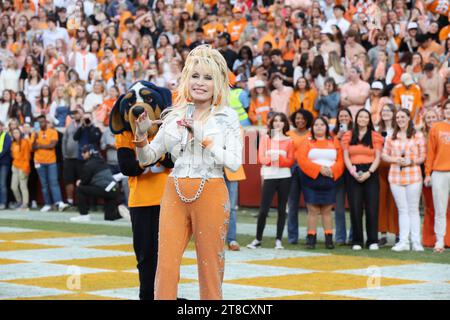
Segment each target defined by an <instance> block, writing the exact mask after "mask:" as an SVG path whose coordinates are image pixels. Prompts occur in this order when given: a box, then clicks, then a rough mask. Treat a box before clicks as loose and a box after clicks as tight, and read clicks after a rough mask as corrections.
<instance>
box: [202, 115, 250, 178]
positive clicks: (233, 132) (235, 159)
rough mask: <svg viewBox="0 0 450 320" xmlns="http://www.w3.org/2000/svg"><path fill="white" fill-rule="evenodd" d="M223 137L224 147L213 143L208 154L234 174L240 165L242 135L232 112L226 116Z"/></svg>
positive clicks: (237, 120)
mask: <svg viewBox="0 0 450 320" xmlns="http://www.w3.org/2000/svg"><path fill="white" fill-rule="evenodd" d="M224 135H225V137H224V143H225V144H226V145H225V146H220V145H216V144H214V143H213V145H212V147H211V148H210V149H209V152H210V153H211V156H212V157H213V158H214V160H215V161H216V162H217V163H219V164H223V165H224V166H225V167H227V168H228V169H230V170H231V171H233V172H235V171H237V170H238V169H239V167H240V166H241V165H242V135H241V129H240V123H239V118H238V116H237V113H236V112H234V111H233V112H232V114H231V115H230V116H228V119H227V128H226V129H225V133H224Z"/></svg>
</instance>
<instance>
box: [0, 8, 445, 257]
mask: <svg viewBox="0 0 450 320" xmlns="http://www.w3.org/2000/svg"><path fill="white" fill-rule="evenodd" d="M449 19H450V13H449V3H448V0H387V1H384V0H383V1H381V0H289V1H288V0H286V1H281V0H275V1H270V0H268V1H264V0H262V1H261V0H258V1H242V0H234V1H233V0H230V1H229V0H204V1H199V0H187V1H180V0H172V1H162V0H157V1H151V0H150V1H149V0H136V1H130V0H112V1H108V0H98V1H93V0H86V1H74V0H34V1H20V0H15V1H8V0H4V1H2V4H1V16H0V70H1V71H0V92H1V98H0V132H1V133H0V209H5V208H7V207H10V208H19V209H21V210H27V209H28V208H29V206H30V205H32V206H33V207H34V206H36V200H37V192H36V190H37V189H38V188H37V186H38V183H40V186H41V187H42V188H41V190H42V195H43V198H44V202H45V203H44V206H43V207H42V208H41V211H49V210H51V208H52V206H57V208H58V209H59V210H64V209H65V208H67V207H68V206H69V205H73V204H74V199H75V198H77V196H76V192H77V189H78V188H79V186H80V184H81V185H83V183H84V182H85V181H86V179H85V178H86V177H84V178H83V176H82V175H83V173H82V171H83V170H82V169H83V164H84V163H85V162H86V159H88V158H89V157H90V156H92V155H94V156H96V157H97V156H98V151H100V150H102V152H103V154H104V158H105V162H106V164H108V166H109V168H110V170H111V173H112V174H114V173H118V172H119V171H120V169H119V166H118V161H117V155H116V152H115V149H116V146H115V144H114V136H113V134H112V133H111V131H110V129H109V127H108V124H109V114H110V111H111V109H112V107H113V105H114V102H115V101H116V99H117V98H118V97H119V96H120V95H121V94H124V93H125V92H126V91H127V88H128V87H129V86H130V85H131V84H133V83H134V82H135V81H137V80H144V79H145V80H148V81H151V82H153V83H154V84H156V85H158V86H162V87H167V88H169V89H170V90H174V89H175V88H176V87H177V84H178V80H179V77H180V74H181V70H182V67H183V65H184V61H185V59H186V56H187V54H188V53H189V52H190V50H191V49H193V48H195V47H196V46H198V45H200V44H210V45H212V46H213V47H215V48H218V49H219V50H220V52H221V53H222V54H223V56H224V57H225V59H226V62H227V65H228V68H229V80H230V85H231V86H232V90H231V97H230V106H231V107H232V108H234V109H235V111H236V112H237V113H238V116H239V120H240V122H241V124H242V126H243V127H244V129H248V128H250V127H255V126H256V127H258V128H268V129H269V131H268V132H269V133H268V134H265V133H264V134H262V137H261V139H260V141H259V151H258V153H259V162H260V164H261V165H262V168H261V177H262V181H263V185H262V200H261V206H260V212H259V216H258V222H257V232H256V239H255V240H254V241H252V243H250V244H249V245H248V247H249V248H257V247H258V246H260V245H261V242H262V240H263V239H262V236H263V231H264V226H265V221H266V218H267V214H268V210H269V208H270V204H271V201H272V198H273V196H274V195H275V193H277V192H278V221H277V236H276V238H277V241H276V245H275V248H278V249H282V248H283V246H282V235H283V229H284V226H285V224H286V220H287V225H288V241H289V242H290V243H298V239H299V235H298V208H299V205H298V204H299V199H300V196H301V194H303V197H304V199H305V203H306V206H307V212H308V219H307V230H308V231H307V240H306V244H307V246H308V248H311V249H312V248H314V247H315V246H316V238H317V237H316V228H317V219H318V216H319V215H320V216H321V219H322V224H323V229H324V232H325V245H326V247H327V248H330V249H331V248H333V247H334V245H335V244H337V245H345V244H348V243H351V244H352V248H353V249H354V250H360V249H362V248H363V247H364V246H367V247H368V248H369V249H371V250H377V249H378V247H379V246H383V245H386V244H387V236H386V234H387V233H392V234H395V235H396V236H397V238H398V239H397V241H396V244H395V245H394V246H393V250H395V251H404V250H410V249H411V248H412V250H416V251H421V250H423V247H422V245H425V246H434V248H435V251H437V252H442V251H443V249H444V246H450V232H448V230H449V224H447V223H446V219H447V216H448V214H447V212H448V211H447V210H448V208H447V207H448V206H447V204H448V195H449V190H450V160H448V156H447V154H448V153H449V152H450V102H449V94H450V65H449V64H450V27H449ZM262 132H267V130H266V129H264V130H263V131H262ZM87 153H88V154H89V155H86V154H87ZM102 168H103V167H102ZM228 178H229V177H228ZM247 178H248V177H247ZM240 179H244V175H237V176H233V178H229V180H231V181H232V182H235V184H234V187H233V190H231V189H230V190H229V192H230V197H231V200H232V214H233V211H234V215H235V214H236V213H235V211H236V197H237V190H236V188H237V181H238V180H240ZM60 180H62V181H63V185H64V190H61V188H60V182H59V181H60ZM9 181H10V182H9ZM83 181H84V182H83ZM123 186H124V187H126V183H124V184H123ZM100 187H102V188H104V187H105V186H104V185H101V186H100ZM125 189H126V188H125ZM9 190H11V191H12V193H13V197H11V195H8V192H9ZM8 199H10V200H11V201H10V202H9V203H8ZM125 199H126V197H125ZM14 200H15V201H14ZM421 200H423V204H424V208H425V209H424V211H425V218H424V222H423V224H422V225H421V220H420V214H419V202H420V201H421ZM346 201H347V202H348V205H349V207H350V217H351V226H350V227H348V226H346V219H345V203H346ZM84 202H86V201H84ZM124 202H125V203H126V200H125V201H124ZM84 205H85V206H86V204H84ZM333 208H334V213H335V221H334V228H333V220H332V215H331V212H332V209H333ZM86 210H87V209H86ZM286 210H287V212H286ZM364 214H365V216H366V222H365V231H366V234H367V237H366V241H364V233H363V230H364V228H363V215H364ZM117 217H119V216H118V215H115V216H114V215H113V217H112V218H111V219H115V218H117ZM235 223H236V222H235V219H234V224H235ZM230 227H231V226H230ZM333 229H335V234H334V235H333ZM234 231H235V228H234ZM379 233H381V237H380V236H379ZM421 233H422V235H421ZM333 238H334V239H333ZM228 242H229V244H230V248H231V249H233V250H239V245H238V244H237V242H236V241H235V235H234V236H233V237H232V238H231V239H229V241H228Z"/></svg>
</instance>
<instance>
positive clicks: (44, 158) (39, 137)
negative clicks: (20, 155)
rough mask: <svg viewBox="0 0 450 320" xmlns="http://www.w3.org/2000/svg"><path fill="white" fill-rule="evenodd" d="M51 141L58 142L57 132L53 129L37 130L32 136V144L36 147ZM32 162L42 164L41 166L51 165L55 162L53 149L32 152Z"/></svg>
mask: <svg viewBox="0 0 450 320" xmlns="http://www.w3.org/2000/svg"><path fill="white" fill-rule="evenodd" d="M52 141H58V132H57V131H56V130H55V129H52V128H47V129H46V130H44V131H42V130H39V131H38V132H37V133H36V134H35V135H34V136H33V142H32V143H34V142H36V144H37V145H47V144H50V143H51V142H52ZM34 162H35V163H42V164H52V163H55V162H56V152H55V148H53V149H37V150H36V151H35V152H34Z"/></svg>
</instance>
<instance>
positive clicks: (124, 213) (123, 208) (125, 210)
mask: <svg viewBox="0 0 450 320" xmlns="http://www.w3.org/2000/svg"><path fill="white" fill-rule="evenodd" d="M117 210H119V214H120V216H121V217H122V218H124V219H126V220H128V221H131V216H130V210H128V208H127V207H126V206H125V205H123V204H121V205H119V206H118V207H117Z"/></svg>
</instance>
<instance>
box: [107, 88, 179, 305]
mask: <svg viewBox="0 0 450 320" xmlns="http://www.w3.org/2000/svg"><path fill="white" fill-rule="evenodd" d="M171 104H172V96H171V92H170V90H168V89H166V88H160V87H157V86H155V85H154V84H153V83H151V82H147V81H138V82H136V83H134V84H133V85H132V86H131V87H130V88H129V90H128V92H127V93H126V94H124V95H121V96H120V97H119V98H118V99H117V101H116V103H115V104H114V107H113V109H112V111H111V114H110V122H109V126H110V128H111V132H112V133H113V134H115V142H116V147H117V156H118V159H119V166H120V171H121V172H122V173H123V174H124V175H126V176H128V184H129V187H130V196H129V199H128V206H129V208H130V216H131V225H132V230H133V247H134V252H135V254H136V260H137V268H138V270H139V281H140V291H139V298H140V299H141V300H153V299H154V293H153V291H154V282H155V274H156V266H157V261H158V228H159V209H160V206H159V205H160V202H161V197H162V194H163V191H164V187H165V185H166V180H167V177H168V175H169V172H170V168H173V162H172V161H171V160H170V157H169V156H168V155H166V156H164V157H163V158H162V159H160V160H159V161H158V162H157V163H154V164H152V165H150V166H149V167H141V166H140V165H139V161H138V160H137V159H136V154H135V145H134V143H133V140H134V132H135V120H136V119H137V118H138V117H139V115H140V114H142V113H143V112H144V110H145V111H146V112H147V115H148V116H149V118H150V119H151V120H157V119H160V116H161V112H162V111H163V110H164V109H165V108H167V107H169V106H170V105H171ZM157 132H158V126H157V125H154V126H153V127H151V128H150V129H149V131H148V137H149V141H150V140H151V139H153V137H154V136H155V135H156V133H157Z"/></svg>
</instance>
